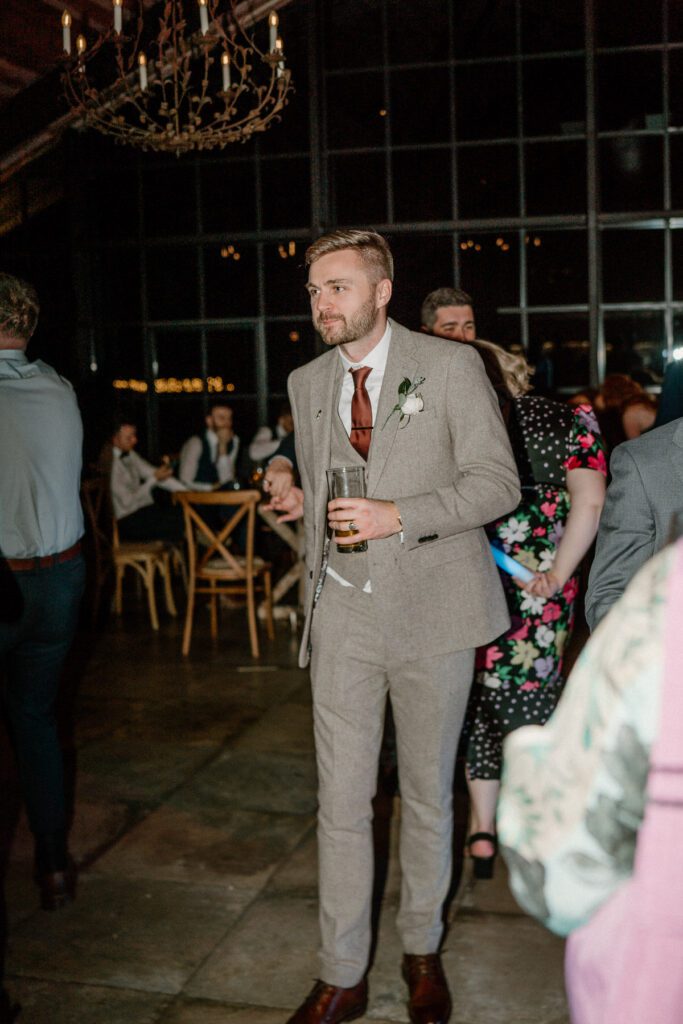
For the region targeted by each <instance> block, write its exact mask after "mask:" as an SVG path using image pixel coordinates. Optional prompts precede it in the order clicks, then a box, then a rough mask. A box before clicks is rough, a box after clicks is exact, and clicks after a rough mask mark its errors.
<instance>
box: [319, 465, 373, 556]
mask: <svg viewBox="0 0 683 1024" xmlns="http://www.w3.org/2000/svg"><path fill="white" fill-rule="evenodd" d="M327 486H328V489H329V493H330V498H364V497H365V467H364V466H339V467H338V468H336V469H328V471H327ZM348 525H349V526H350V525H351V523H350V522H349V524H348ZM334 532H335V536H337V537H352V536H353V534H354V533H358V529H355V530H354V529H346V530H338V529H335V531H334ZM367 550H368V542H367V541H366V540H362V541H360V542H359V543H358V544H337V551H351V552H353V551H367Z"/></svg>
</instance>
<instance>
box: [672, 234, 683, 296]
mask: <svg viewBox="0 0 683 1024" xmlns="http://www.w3.org/2000/svg"><path fill="white" fill-rule="evenodd" d="M671 265H672V268H673V295H674V299H677V300H678V301H679V302H680V301H681V300H682V299H683V231H681V229H680V228H679V229H677V230H675V231H672V232H671Z"/></svg>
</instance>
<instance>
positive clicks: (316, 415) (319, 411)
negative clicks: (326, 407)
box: [315, 409, 323, 420]
mask: <svg viewBox="0 0 683 1024" xmlns="http://www.w3.org/2000/svg"><path fill="white" fill-rule="evenodd" d="M322 414H323V411H322V409H318V411H317V413H316V414H315V418H316V419H317V420H319V419H320V417H321V416H322Z"/></svg>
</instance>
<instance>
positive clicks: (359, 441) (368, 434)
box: [349, 366, 372, 461]
mask: <svg viewBox="0 0 683 1024" xmlns="http://www.w3.org/2000/svg"><path fill="white" fill-rule="evenodd" d="M371 372H372V367H371V366H359V367H358V369H357V370H349V373H350V374H351V376H352V377H353V387H354V391H353V398H352V399H351V433H350V434H349V441H350V442H351V444H352V445H353V447H354V448H355V449H356V451H357V452H358V454H359V455H361V456H362V457H363V458H364V459H365V460H366V461H367V458H368V452H369V451H370V441H371V440H372V405H371V403H370V396H369V395H368V392H367V389H366V387H365V382H366V380H367V379H368V376H369V375H370V373H371Z"/></svg>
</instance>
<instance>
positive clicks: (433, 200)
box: [392, 149, 453, 221]
mask: <svg viewBox="0 0 683 1024" xmlns="http://www.w3.org/2000/svg"><path fill="white" fill-rule="evenodd" d="M392 168H393V175H394V220H395V221H423V220H450V219H451V218H452V216H453V200H452V189H451V151H450V149H427V150H425V149H422V150H414V151H407V152H406V151H405V150H403V151H400V152H398V153H396V152H395V153H393V155H392Z"/></svg>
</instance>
